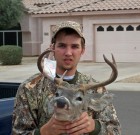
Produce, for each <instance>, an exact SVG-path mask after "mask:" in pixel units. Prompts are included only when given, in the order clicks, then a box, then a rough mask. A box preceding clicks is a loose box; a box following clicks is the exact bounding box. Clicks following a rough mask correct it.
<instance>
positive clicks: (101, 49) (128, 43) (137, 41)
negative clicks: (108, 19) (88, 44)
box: [95, 24, 140, 62]
mask: <svg viewBox="0 0 140 135" xmlns="http://www.w3.org/2000/svg"><path fill="white" fill-rule="evenodd" d="M95 30H96V32H95V53H96V62H103V61H104V60H103V57H102V56H103V54H105V55H106V56H107V57H109V56H110V54H111V53H112V54H114V56H115V59H116V61H117V62H140V24H117V25H96V26H95Z"/></svg>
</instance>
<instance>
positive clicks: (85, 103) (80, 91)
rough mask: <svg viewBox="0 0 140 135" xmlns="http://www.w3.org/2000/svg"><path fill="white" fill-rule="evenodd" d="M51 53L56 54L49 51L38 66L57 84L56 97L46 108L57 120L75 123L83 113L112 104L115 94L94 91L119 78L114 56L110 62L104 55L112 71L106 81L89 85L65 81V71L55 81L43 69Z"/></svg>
mask: <svg viewBox="0 0 140 135" xmlns="http://www.w3.org/2000/svg"><path fill="white" fill-rule="evenodd" d="M50 52H54V50H51V49H47V50H46V51H45V52H43V53H42V54H41V55H40V56H39V58H38V61H37V66H38V69H39V71H40V72H41V73H42V74H43V75H44V76H45V77H47V78H49V79H50V80H51V81H54V83H55V84H56V91H55V93H53V94H54V96H53V97H52V98H51V101H50V102H49V103H48V104H46V106H47V108H50V110H51V111H52V112H53V113H54V115H55V117H56V118H57V119H59V120H63V121H73V120H75V119H76V118H78V117H79V116H80V114H81V113H82V112H83V111H87V109H88V108H90V109H93V110H94V111H101V110H103V109H104V108H105V107H106V106H107V105H109V104H110V103H112V100H113V94H110V93H106V94H99V93H93V90H96V89H97V88H98V87H104V86H106V85H108V84H110V83H112V82H113V81H115V79H116V78H117V75H118V71H117V67H116V62H115V59H114V57H113V55H112V60H113V62H110V61H109V60H108V59H107V58H106V57H105V55H103V57H104V60H105V62H106V63H107V64H108V65H109V66H110V67H111V69H112V73H111V75H110V77H109V79H107V80H106V81H103V82H99V83H95V82H94V84H93V83H92V82H90V83H89V84H69V83H67V82H65V81H63V77H64V76H65V74H66V72H67V71H65V73H64V74H63V76H62V77H61V78H54V79H53V78H51V77H50V76H49V75H48V74H47V73H46V72H45V70H44V67H43V65H44V64H43V63H44V58H45V57H48V56H49V53H50ZM44 56H45V57H44ZM52 112H51V113H52Z"/></svg>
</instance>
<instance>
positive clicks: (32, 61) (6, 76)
mask: <svg viewBox="0 0 140 135" xmlns="http://www.w3.org/2000/svg"><path fill="white" fill-rule="evenodd" d="M36 61H37V57H24V58H23V60H22V63H21V65H13V66H2V65H0V82H23V81H24V80H25V79H27V78H28V77H30V76H31V75H33V74H34V73H37V72H39V71H38V68H37V66H36ZM117 67H118V73H119V74H118V78H117V80H116V81H115V82H114V83H112V84H110V85H108V86H107V88H108V89H109V90H123V91H124V90H127V91H139V90H140V83H139V82H140V81H139V80H138V79H139V78H140V77H139V76H140V63H117ZM78 69H79V71H81V72H83V73H85V74H89V75H92V76H94V78H95V79H96V80H98V81H104V80H106V79H107V78H109V76H110V74H111V69H110V67H109V66H108V65H107V64H106V63H93V62H80V64H79V66H78ZM136 77H137V81H132V80H135V79H136Z"/></svg>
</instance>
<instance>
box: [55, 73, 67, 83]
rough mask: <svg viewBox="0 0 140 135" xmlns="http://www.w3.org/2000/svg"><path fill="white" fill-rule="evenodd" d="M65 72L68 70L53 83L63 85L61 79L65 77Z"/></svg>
mask: <svg viewBox="0 0 140 135" xmlns="http://www.w3.org/2000/svg"><path fill="white" fill-rule="evenodd" d="M67 71H68V70H66V71H65V72H64V73H63V75H62V76H61V78H55V79H54V81H55V83H56V84H58V85H61V84H62V83H63V78H64V76H65V75H66V73H67Z"/></svg>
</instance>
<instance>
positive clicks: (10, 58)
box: [0, 45, 22, 65]
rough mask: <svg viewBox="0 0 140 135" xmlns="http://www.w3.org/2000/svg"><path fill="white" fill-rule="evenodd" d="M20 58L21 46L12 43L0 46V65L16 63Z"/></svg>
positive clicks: (19, 61)
mask: <svg viewBox="0 0 140 135" xmlns="http://www.w3.org/2000/svg"><path fill="white" fill-rule="evenodd" d="M21 60H22V48H21V47H18V46H14V45H3V46H1V47H0V62H1V63H2V65H18V64H20V63H21Z"/></svg>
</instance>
